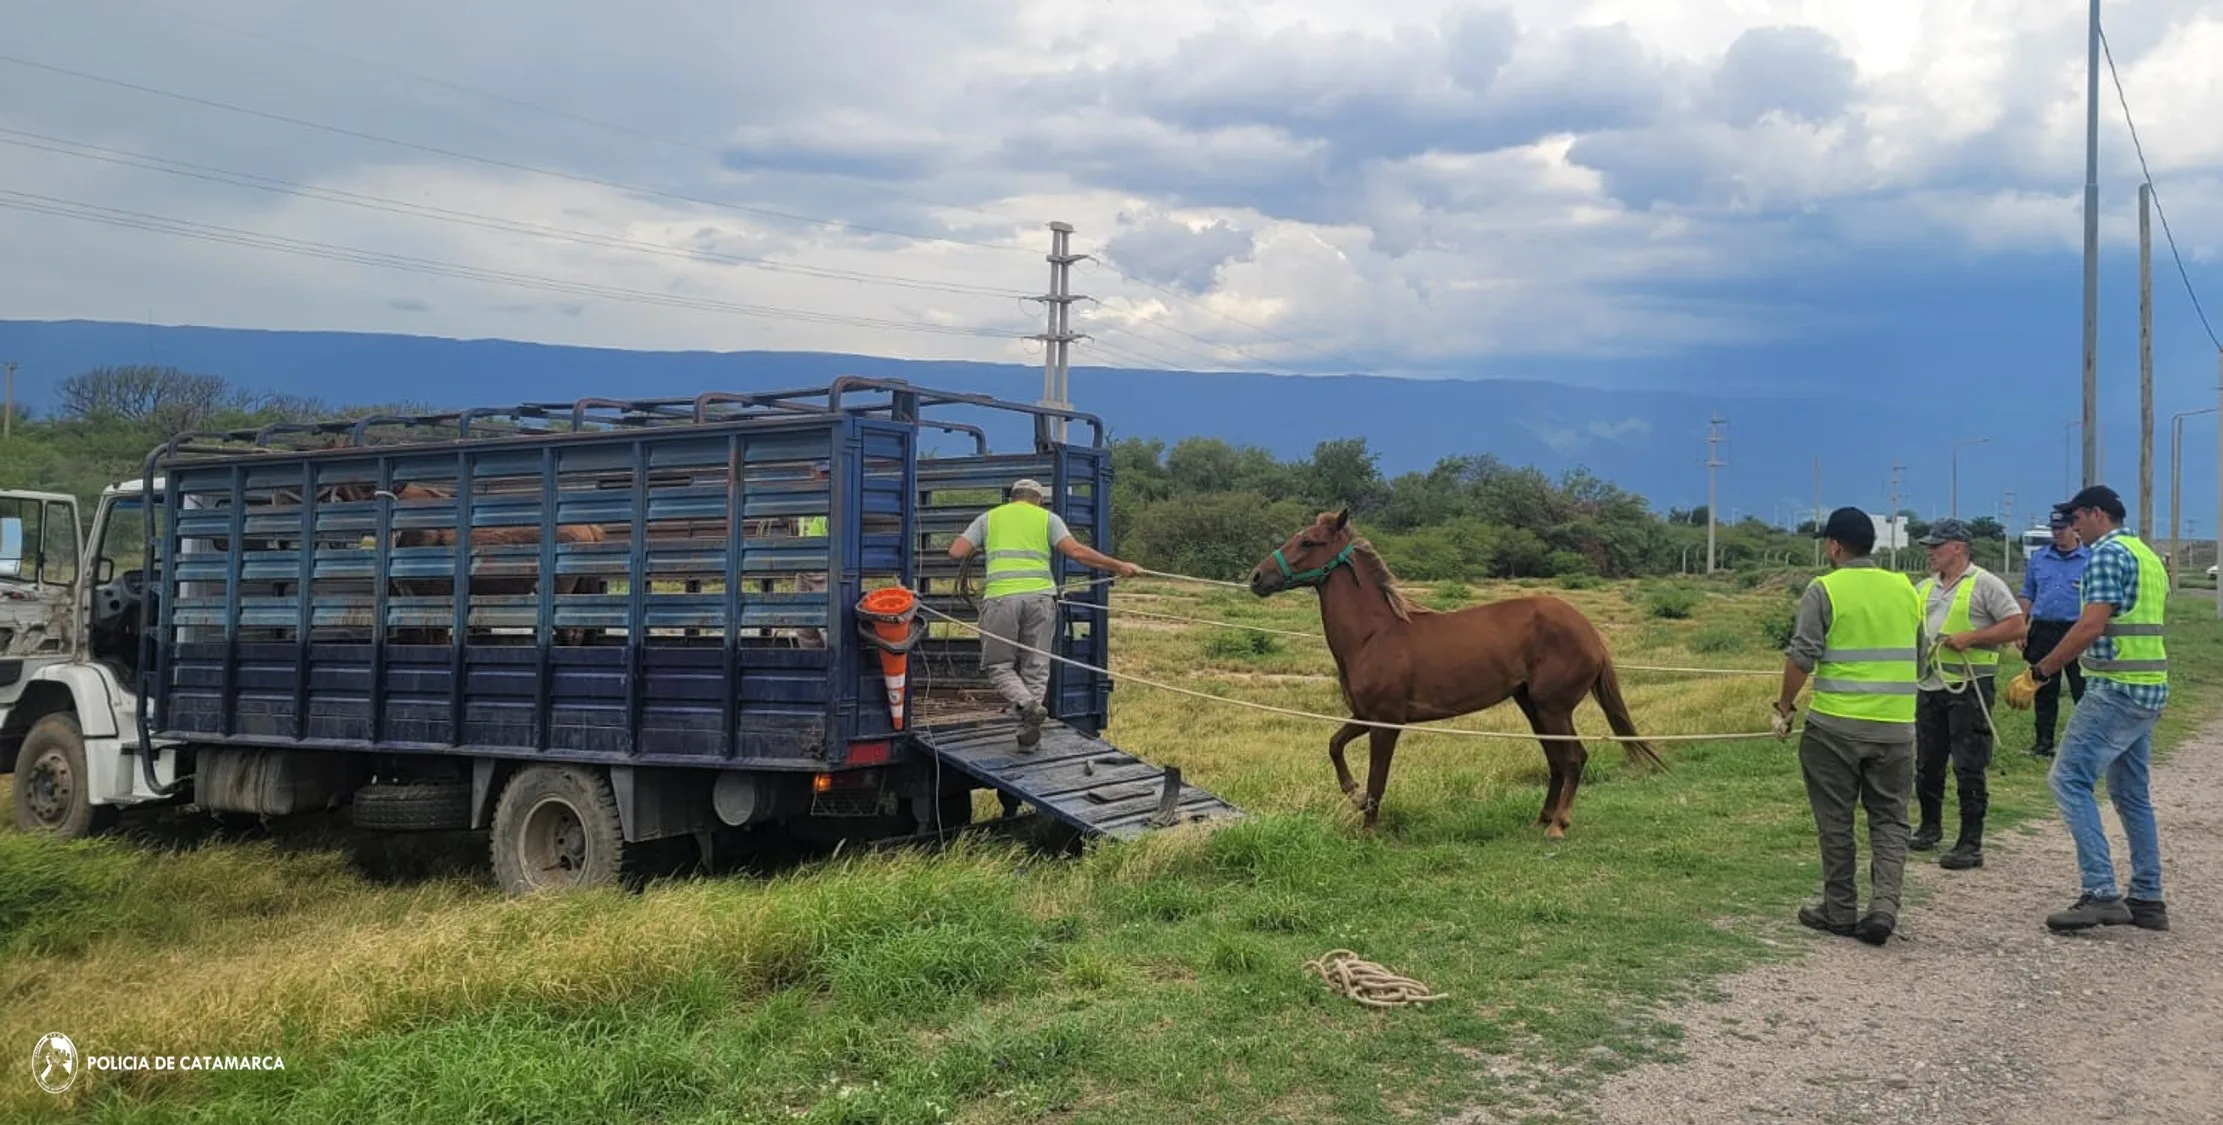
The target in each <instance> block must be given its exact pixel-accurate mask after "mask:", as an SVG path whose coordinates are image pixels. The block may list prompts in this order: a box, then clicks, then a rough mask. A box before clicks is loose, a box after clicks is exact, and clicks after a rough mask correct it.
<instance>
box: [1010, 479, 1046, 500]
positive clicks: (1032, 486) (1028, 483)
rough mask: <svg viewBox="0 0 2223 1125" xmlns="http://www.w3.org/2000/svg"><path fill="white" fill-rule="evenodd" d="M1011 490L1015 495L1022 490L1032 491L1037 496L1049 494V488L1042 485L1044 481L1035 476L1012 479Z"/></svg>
mask: <svg viewBox="0 0 2223 1125" xmlns="http://www.w3.org/2000/svg"><path fill="white" fill-rule="evenodd" d="M1011 492H1012V495H1014V496H1016V495H1018V494H1019V493H1021V492H1031V493H1034V494H1035V495H1036V496H1045V495H1048V490H1047V489H1045V488H1043V487H1042V482H1040V481H1038V480H1035V479H1034V478H1033V477H1020V478H1019V479H1018V480H1015V481H1012V482H1011Z"/></svg>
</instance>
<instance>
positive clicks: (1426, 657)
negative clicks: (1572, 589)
mask: <svg viewBox="0 0 2223 1125" xmlns="http://www.w3.org/2000/svg"><path fill="white" fill-rule="evenodd" d="M1350 520H1351V513H1350V511H1349V510H1348V509H1345V510H1344V511H1341V512H1329V513H1324V514H1322V515H1321V516H1320V518H1319V519H1318V520H1316V521H1315V522H1314V523H1313V524H1312V525H1311V526H1309V527H1306V528H1305V529H1304V530H1302V531H1299V532H1298V533H1297V534H1296V535H1294V536H1292V537H1291V538H1290V539H1289V541H1288V542H1287V543H1284V544H1282V546H1281V549H1280V550H1278V551H1275V552H1274V553H1273V554H1272V555H1270V556H1268V557H1267V558H1266V559H1265V560H1264V561H1262V562H1260V563H1259V564H1258V565H1257V566H1256V567H1255V568H1253V569H1252V570H1251V572H1250V589H1251V593H1253V594H1256V595H1257V596H1259V597H1261V598H1263V597H1267V596H1270V595H1272V594H1274V593H1277V592H1279V591H1282V590H1287V589H1290V588H1292V587H1298V586H1310V587H1312V588H1313V589H1314V590H1316V591H1318V592H1319V595H1320V624H1321V628H1322V631H1323V632H1324V633H1325V634H1326V636H1327V642H1328V649H1329V651H1331V652H1333V653H1334V654H1335V668H1336V678H1337V680H1338V681H1339V682H1340V683H1341V685H1342V688H1343V701H1344V704H1345V706H1347V707H1349V708H1350V710H1351V717H1352V718H1354V719H1358V720H1362V722H1352V723H1345V724H1344V725H1343V728H1342V729H1341V730H1338V731H1336V732H1335V734H1334V735H1333V736H1331V737H1330V738H1329V739H1328V758H1329V760H1330V761H1332V762H1334V763H1335V778H1336V781H1337V782H1338V783H1340V784H1341V785H1342V786H1343V792H1344V794H1345V795H1347V796H1349V797H1350V798H1351V800H1352V801H1353V802H1354V803H1356V804H1357V805H1358V807H1359V809H1360V811H1361V812H1363V813H1364V814H1365V825H1364V827H1365V829H1366V830H1367V831H1372V830H1373V828H1374V821H1375V817H1376V816H1377V815H1378V814H1379V813H1380V812H1381V807H1382V788H1383V786H1384V785H1386V784H1387V783H1388V781H1389V763H1390V758H1391V756H1392V755H1393V754H1395V752H1396V749H1397V736H1398V735H1399V734H1400V733H1402V732H1400V731H1397V730H1394V729H1389V728H1386V727H1370V726H1366V725H1364V724H1365V723H1399V724H1404V723H1420V722H1426V721H1429V720H1435V719H1448V718H1451V717H1453V716H1457V715H1464V714H1468V713H1470V712H1474V711H1481V710H1484V709H1486V708H1489V707H1493V706H1496V705H1497V704H1498V703H1501V702H1503V701H1504V700H1506V699H1511V700H1512V701H1513V702H1514V703H1516V704H1519V705H1520V709H1521V713H1522V714H1524V715H1526V716H1528V725H1529V726H1530V727H1531V728H1532V729H1534V730H1535V732H1536V733H1537V734H1538V735H1539V736H1544V735H1572V734H1574V733H1575V708H1576V707H1577V706H1579V705H1580V704H1581V703H1582V700H1583V697H1584V696H1586V695H1587V696H1594V697H1596V699H1597V701H1598V706H1599V707H1600V708H1602V709H1603V710H1604V711H1605V715H1606V721H1607V722H1608V723H1610V724H1612V726H1613V733H1615V734H1617V735H1619V736H1621V737H1622V738H1624V739H1631V740H1632V741H1629V742H1626V743H1624V746H1625V747H1626V749H1627V756H1628V760H1629V762H1630V763H1632V764H1633V763H1636V762H1640V761H1641V762H1647V763H1649V764H1650V765H1652V766H1653V767H1656V768H1659V769H1665V768H1666V763H1665V762H1662V761H1661V760H1660V757H1659V755H1658V754H1656V753H1654V752H1653V750H1652V748H1651V747H1650V746H1648V745H1646V744H1645V743H1643V742H1640V741H1633V739H1635V737H1636V733H1637V731H1636V724H1635V723H1634V722H1632V721H1631V720H1630V719H1629V709H1628V705H1627V704H1625V703H1623V702H1622V699H1621V686H1620V681H1619V679H1618V678H1617V677H1616V676H1615V675H1614V672H1613V658H1612V656H1611V654H1609V653H1608V652H1607V651H1606V645H1605V638H1604V637H1602V636H1600V635H1599V633H1598V630H1597V628H1596V627H1595V626H1593V625H1591V623H1590V621H1589V619H1588V618H1585V617H1584V616H1583V615H1582V613H1581V611H1579V610H1577V609H1575V607H1573V606H1571V605H1568V604H1567V603H1566V602H1564V601H1561V600H1559V599H1558V598H1553V597H1545V596H1536V597H1521V598H1509V599H1507V600H1505V601H1500V602H1491V603H1489V604H1487V605H1478V606H1470V607H1468V608H1466V609H1461V610H1456V611H1453V612H1449V613H1438V612H1434V611H1432V610H1428V609H1424V608H1422V607H1420V606H1416V605H1414V604H1413V603H1412V602H1411V601H1409V600H1407V599H1406V597H1405V595H1404V594H1403V593H1402V592H1400V591H1399V590H1398V589H1397V580H1396V577H1395V576H1394V575H1392V574H1391V573H1390V571H1389V567H1388V566H1387V565H1386V564H1384V563H1383V562H1382V559H1381V556H1380V555H1378V554H1376V553H1375V552H1374V548H1373V546H1372V545H1371V544H1369V543H1368V542H1367V541H1366V540H1364V539H1361V538H1359V537H1358V536H1357V535H1356V534H1354V533H1353V532H1352V530H1351V526H1350ZM1361 734H1365V735H1367V736H1368V737H1369V738H1370V739H1371V740H1372V750H1373V753H1372V755H1371V760H1370V761H1369V762H1368V765H1367V771H1366V795H1365V796H1364V797H1363V798H1361V797H1360V796H1359V794H1358V784H1357V783H1356V782H1354V781H1353V780H1352V779H1351V771H1350V768H1349V767H1348V766H1347V765H1346V764H1345V763H1344V760H1343V748H1344V746H1345V745H1347V744H1349V743H1350V741H1351V740H1352V739H1355V738H1357V737H1358V736H1359V735H1361ZM1539 741H1540V742H1541V743H1542V744H1543V747H1544V761H1545V762H1546V763H1547V764H1548V765H1549V766H1550V768H1551V788H1550V790H1549V791H1548V792H1547V793H1546V794H1545V796H1544V808H1543V812H1541V813H1540V814H1538V816H1537V818H1536V823H1538V824H1540V825H1543V826H1544V835H1545V837H1547V838H1549V839H1553V840H1557V839H1560V838H1562V837H1563V836H1564V835H1565V834H1566V831H1567V827H1568V823H1569V814H1570V813H1571V812H1572V810H1573V808H1574V804H1575V789H1576V788H1577V787H1578V786H1579V785H1580V784H1581V783H1582V768H1583V765H1584V764H1585V763H1586V762H1588V761H1589V759H1590V754H1589V751H1587V750H1585V749H1583V745H1582V743H1581V742H1578V741H1575V740H1573V739H1571V738H1569V739H1556V738H1542V737H1539Z"/></svg>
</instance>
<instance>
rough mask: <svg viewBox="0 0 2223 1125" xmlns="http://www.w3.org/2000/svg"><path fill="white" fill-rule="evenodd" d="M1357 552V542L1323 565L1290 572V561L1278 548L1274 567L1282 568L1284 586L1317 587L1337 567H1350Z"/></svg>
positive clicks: (1347, 546) (1275, 553)
mask: <svg viewBox="0 0 2223 1125" xmlns="http://www.w3.org/2000/svg"><path fill="white" fill-rule="evenodd" d="M1355 550H1358V544H1357V543H1356V542H1352V543H1350V544H1348V545H1346V546H1345V547H1344V548H1343V549H1342V550H1341V551H1338V552H1336V555H1335V557H1334V558H1332V559H1329V560H1328V561H1327V562H1326V563H1325V564H1323V565H1320V566H1316V567H1312V568H1310V569H1308V570H1290V569H1289V560H1288V559H1286V558H1284V557H1282V554H1281V550H1280V549H1279V548H1276V549H1275V550H1274V565H1275V566H1278V567H1280V568H1281V584H1282V585H1283V586H1317V585H1319V584H1320V583H1322V582H1325V581H1327V579H1328V575H1329V574H1330V573H1331V572H1333V571H1334V570H1335V568H1336V567H1339V566H1347V565H1349V564H1350V561H1351V552H1353V551H1355Z"/></svg>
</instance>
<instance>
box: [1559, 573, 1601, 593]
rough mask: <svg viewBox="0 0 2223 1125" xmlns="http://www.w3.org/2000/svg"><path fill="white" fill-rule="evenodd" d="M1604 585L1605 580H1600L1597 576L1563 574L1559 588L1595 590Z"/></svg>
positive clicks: (1560, 577)
mask: <svg viewBox="0 0 2223 1125" xmlns="http://www.w3.org/2000/svg"><path fill="white" fill-rule="evenodd" d="M1603 585H1605V579H1603V578H1600V577H1598V576H1597V575H1595V574H1587V573H1582V572H1579V571H1578V572H1576V573H1574V574H1562V575H1560V576H1559V588H1560V589H1562V590H1595V589H1597V588H1598V587H1600V586H1603Z"/></svg>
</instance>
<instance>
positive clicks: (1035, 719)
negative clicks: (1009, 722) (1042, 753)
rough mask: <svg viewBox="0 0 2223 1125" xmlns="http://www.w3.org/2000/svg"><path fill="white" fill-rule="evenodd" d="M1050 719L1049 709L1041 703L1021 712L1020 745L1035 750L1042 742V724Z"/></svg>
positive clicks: (1022, 709)
mask: <svg viewBox="0 0 2223 1125" xmlns="http://www.w3.org/2000/svg"><path fill="white" fill-rule="evenodd" d="M1049 717H1050V712H1049V709H1048V708H1046V707H1044V706H1042V704H1041V703H1040V702H1034V703H1029V704H1027V705H1026V706H1025V707H1023V708H1021V709H1020V711H1019V745H1020V746H1021V747H1022V748H1025V749H1029V750H1031V749H1033V748H1034V746H1035V744H1037V743H1039V742H1041V741H1042V724H1043V722H1044V721H1045V720H1047V719H1048V718H1049Z"/></svg>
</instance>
